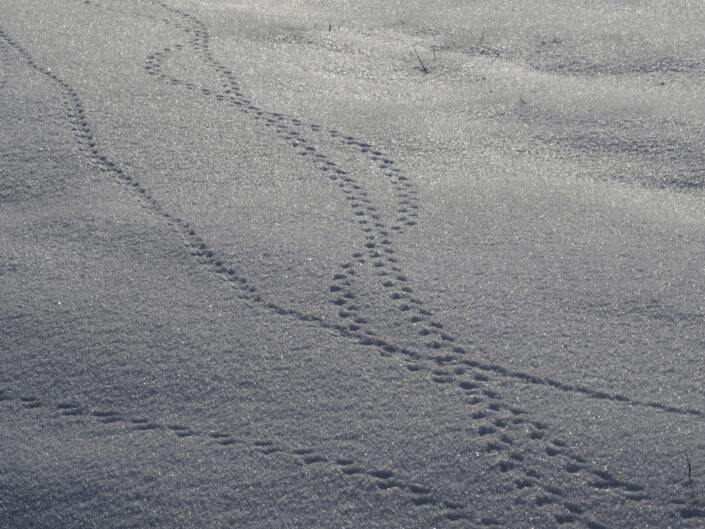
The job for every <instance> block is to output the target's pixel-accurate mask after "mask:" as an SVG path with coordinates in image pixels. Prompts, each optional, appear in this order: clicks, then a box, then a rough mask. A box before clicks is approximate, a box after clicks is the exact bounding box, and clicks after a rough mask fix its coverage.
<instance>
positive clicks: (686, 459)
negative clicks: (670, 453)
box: [683, 452, 693, 481]
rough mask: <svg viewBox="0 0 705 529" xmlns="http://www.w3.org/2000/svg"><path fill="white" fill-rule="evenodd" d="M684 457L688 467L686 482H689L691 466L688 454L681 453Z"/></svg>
mask: <svg viewBox="0 0 705 529" xmlns="http://www.w3.org/2000/svg"><path fill="white" fill-rule="evenodd" d="M683 454H684V455H685V462H686V464H687V465H688V481H690V476H691V474H692V472H693V465H692V464H691V462H690V456H688V452H683Z"/></svg>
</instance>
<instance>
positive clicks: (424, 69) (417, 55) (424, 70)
mask: <svg viewBox="0 0 705 529" xmlns="http://www.w3.org/2000/svg"><path fill="white" fill-rule="evenodd" d="M414 53H415V54H416V58H417V59H418V60H419V64H420V65H421V68H422V69H423V73H428V70H427V69H426V66H424V63H423V61H422V60H421V57H419V52H418V51H416V46H414Z"/></svg>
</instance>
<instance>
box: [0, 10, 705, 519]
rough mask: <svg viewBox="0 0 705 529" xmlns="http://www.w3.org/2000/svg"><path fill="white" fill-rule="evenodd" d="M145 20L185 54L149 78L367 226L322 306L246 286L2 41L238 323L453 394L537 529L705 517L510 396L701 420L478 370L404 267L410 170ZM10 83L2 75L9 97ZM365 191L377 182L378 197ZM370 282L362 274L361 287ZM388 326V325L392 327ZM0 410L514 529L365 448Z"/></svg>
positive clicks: (73, 405)
mask: <svg viewBox="0 0 705 529" xmlns="http://www.w3.org/2000/svg"><path fill="white" fill-rule="evenodd" d="M83 3H84V4H85V9H95V10H101V9H105V10H108V12H109V10H110V9H121V7H120V6H112V5H110V4H104V3H102V2H98V1H88V0H87V1H85V2H83ZM134 8H135V9H137V10H138V11H142V10H143V11H144V16H145V17H146V16H151V17H152V18H153V19H154V20H155V21H158V22H159V23H161V24H165V25H167V26H169V27H171V28H176V29H177V30H179V32H180V34H181V39H180V40H179V41H178V42H175V43H168V44H166V45H165V46H163V47H160V48H158V49H155V50H153V51H152V52H151V53H150V54H149V55H148V56H147V57H145V58H144V63H143V64H142V65H141V68H142V69H143V72H144V76H145V82H149V83H158V84H160V85H161V86H163V87H167V88H170V89H173V90H175V91H187V92H188V93H189V94H191V95H192V96H193V97H197V98H200V99H201V100H202V101H203V102H204V103H208V104H216V105H219V108H220V109H221V111H222V112H224V113H239V114H242V115H244V116H246V117H247V119H248V120H249V126H251V127H252V128H253V129H257V128H262V129H263V130H265V129H268V130H269V131H270V132H273V133H274V134H275V135H276V136H277V137H278V139H279V141H280V145H282V146H286V147H285V148H286V149H288V151H287V152H288V153H289V156H291V157H292V158H293V157H296V158H298V159H304V160H307V161H308V163H309V164H310V168H311V178H314V179H315V180H316V182H317V183H318V184H319V185H321V186H330V187H332V188H334V189H335V190H336V191H337V192H338V193H339V194H340V197H341V200H343V201H344V203H345V204H346V205H347V210H345V211H341V212H340V214H341V216H344V217H345V218H346V219H347V220H348V221H350V223H351V225H352V226H354V227H355V228H356V229H357V230H359V236H360V239H359V240H360V241H361V242H360V244H359V247H358V248H356V249H355V251H354V252H353V253H352V254H350V256H349V257H348V258H347V259H346V260H345V261H344V262H340V263H339V265H338V269H337V270H336V271H335V272H334V273H333V274H331V275H330V277H329V280H328V281H327V283H326V284H324V285H320V291H319V292H317V296H318V297H319V299H320V300H321V303H320V305H319V306H318V307H306V306H303V305H302V304H300V303H297V302H296V301H294V300H287V299H283V298H281V297H274V296H272V294H271V292H270V291H269V290H267V289H263V288H261V284H262V280H261V278H258V277H252V276H248V275H247V273H246V272H245V271H244V270H247V263H245V262H238V260H237V259H236V258H232V257H230V256H226V255H223V254H221V252H220V251H219V249H218V241H214V240H209V238H208V237H207V236H204V235H203V234H201V233H199V230H198V229H197V228H196V223H195V222H194V221H193V220H192V219H189V218H184V217H182V216H179V215H177V214H176V213H175V212H173V211H172V210H170V207H169V206H168V205H166V204H165V203H164V202H163V201H162V200H161V199H160V198H159V195H158V193H157V192H156V191H155V190H153V189H150V187H149V185H148V184H146V183H145V181H144V179H143V178H142V176H141V175H140V174H136V173H132V172H130V171H129V170H128V169H127V167H128V164H127V163H126V161H124V160H121V159H116V158H113V157H111V156H110V155H109V154H107V149H106V145H105V144H104V143H103V142H109V141H110V140H109V139H104V138H100V137H98V135H97V134H96V133H95V132H94V127H93V125H92V122H91V119H92V118H91V115H90V113H89V112H87V110H86V107H85V105H84V103H83V101H82V99H81V97H80V95H79V91H78V90H77V89H75V88H74V87H73V86H72V85H71V84H70V83H69V82H68V81H66V80H65V78H64V76H63V74H62V73H61V71H60V70H59V69H57V68H55V67H54V66H52V67H51V69H49V67H48V65H47V64H44V63H43V62H42V60H40V59H38V58H35V57H34V56H33V55H32V54H30V53H29V52H28V51H27V50H26V49H25V47H23V45H22V43H21V40H20V39H19V37H15V36H14V35H11V34H10V33H9V32H8V31H6V30H5V29H0V52H1V53H2V60H3V62H5V61H8V62H9V61H16V62H19V63H21V64H22V65H23V66H24V67H25V68H28V69H30V70H32V71H33V72H34V73H38V74H41V75H42V76H44V77H46V78H48V79H50V80H51V83H52V86H53V88H54V90H55V92H56V93H57V94H59V96H60V98H61V101H62V103H63V111H64V114H65V126H66V127H67V128H68V129H70V130H71V134H72V135H73V139H74V141H75V143H76V144H77V145H78V148H79V150H80V152H81V155H82V156H83V157H84V158H85V159H86V160H87V161H88V162H89V163H90V164H91V165H92V167H93V168H94V169H96V170H98V171H100V172H101V173H102V174H103V175H104V177H105V178H106V179H110V180H112V181H114V182H116V183H117V184H119V185H120V186H121V187H122V188H123V189H125V190H129V192H130V196H131V197H132V200H134V201H136V202H137V203H139V204H140V205H141V207H142V208H144V209H145V210H146V211H148V212H149V213H150V214H151V215H153V216H154V217H156V218H157V219H159V221H160V222H162V223H163V224H165V225H166V226H168V227H169V228H170V229H171V230H172V231H173V232H174V233H176V234H177V235H178V237H179V238H180V240H181V241H182V243H183V245H184V247H185V249H186V250H187V252H188V253H189V254H190V255H191V257H192V259H193V260H194V261H195V262H197V263H198V264H199V265H200V266H201V267H202V269H203V270H204V271H206V272H207V274H209V275H210V277H212V278H213V279H214V280H217V281H219V282H220V283H221V284H222V288H223V289H229V292H232V293H233V294H234V296H235V297H236V298H237V299H238V300H239V302H240V307H241V309H242V310H243V311H244V310H248V309H251V308H252V307H254V306H258V307H261V308H265V309H267V310H268V311H269V312H270V314H271V315H272V317H282V318H288V319H291V320H293V321H295V322H297V323H299V324H301V325H306V326H311V327H316V328H321V329H325V330H328V331H331V332H334V333H336V334H337V335H339V336H340V337H342V338H344V339H345V340H348V341H349V342H350V343H351V344H355V345H361V346H365V347H367V348H370V349H373V350H374V351H376V353H378V354H379V355H380V356H381V357H384V358H390V359H393V360H394V361H395V362H396V364H397V365H398V368H399V371H400V373H401V374H402V375H401V376H403V377H404V379H405V380H406V381H408V384H409V386H410V387H411V388H414V387H417V388H425V387H426V385H425V383H426V382H428V381H431V382H432V383H433V384H436V385H438V386H439V387H441V388H444V391H446V393H445V395H447V398H449V399H453V400H454V402H456V403H457V404H458V405H459V406H461V407H462V409H463V410H464V413H465V417H464V425H463V426H464V427H465V428H466V429H467V431H468V432H471V434H472V436H473V439H474V442H475V443H476V444H477V446H479V447H481V452H482V454H481V456H482V457H483V458H484V459H483V461H485V462H486V464H487V465H488V466H489V470H488V472H489V474H490V475H491V476H492V479H493V480H496V483H497V489H498V490H500V491H501V492H500V493H498V495H497V496H496V497H495V498H493V500H492V501H498V500H501V501H506V504H507V505H508V506H511V509H512V510H514V511H521V512H523V513H529V515H527V516H528V518H527V519H531V517H536V519H537V520H540V522H539V523H540V524H545V525H541V526H542V527H548V526H563V525H567V526H573V527H587V528H589V529H598V528H602V527H614V526H615V522H616V521H617V522H618V521H619V520H627V519H630V517H631V516H636V514H635V513H640V514H639V516H643V513H644V511H648V510H649V509H653V510H654V514H653V516H651V515H648V514H647V515H646V516H645V518H644V519H654V518H658V517H659V516H660V515H661V514H662V513H667V514H668V515H670V516H671V517H675V518H677V519H680V521H684V520H696V521H697V520H698V519H700V518H705V510H702V509H700V508H699V507H697V506H695V507H693V506H691V505H682V504H679V503H677V502H671V501H670V499H669V498H668V497H667V496H666V495H659V494H658V493H655V492H654V491H653V490H649V488H648V487H647V486H646V484H644V483H641V482H639V480H632V479H631V478H630V477H628V476H627V477H619V476H617V475H615V474H614V473H612V472H610V471H608V470H605V469H604V468H602V467H600V466H598V465H596V464H595V463H594V462H593V461H592V460H591V456H590V454H589V453H583V452H582V451H581V447H573V446H570V444H569V443H568V442H567V441H566V440H565V439H564V438H562V436H561V434H560V433H558V432H557V431H556V430H555V428H554V427H553V425H552V424H551V423H550V422H548V421H546V420H545V419H542V418H538V417H540V414H538V413H537V412H536V410H535V409H533V407H532V405H531V404H530V403H523V402H516V399H514V398H513V397H512V395H511V392H512V391H513V388H514V387H517V386H535V387H537V388H540V390H541V391H555V392H557V393H559V394H565V395H566V396H568V397H571V398H572V397H575V398H584V399H589V400H592V401H598V402H599V401H604V402H605V403H609V404H610V405H614V406H621V407H624V408H628V409H632V410H638V412H639V413H665V414H669V415H674V416H682V417H687V418H688V419H690V420H694V421H702V419H703V412H702V411H701V410H699V409H694V408H692V407H689V406H688V405H687V404H684V405H682V406H674V405H672V404H668V403H663V402H656V401H643V400H640V399H639V398H633V397H630V396H628V395H624V394H620V393H618V392H605V391H602V390H599V389H593V388H591V387H590V386H589V385H585V386H582V385H576V384H572V383H565V382H561V381H559V380H556V379H554V378H551V377H549V376H546V377H544V376H537V375H535V374H532V373H529V372H525V371H523V370H521V369H517V368H515V367H512V366H505V365H499V364H496V363H494V362H493V361H492V360H491V359H487V358H483V357H482V356H481V354H482V353H481V350H480V349H478V348H476V347H475V346H474V345H473V344H469V343H465V340H466V337H464V336H460V335H456V333H454V332H451V331H449V330H447V329H446V325H444V322H443V321H440V319H439V318H438V317H436V316H435V315H434V312H435V311H434V307H432V306H431V304H430V303H429V302H427V301H425V300H424V298H423V295H422V294H421V293H418V292H416V291H415V289H414V288H413V287H412V286H411V283H412V279H413V278H411V277H410V275H409V273H408V271H407V269H408V263H405V262H404V260H403V258H401V257H400V254H401V253H402V252H400V247H401V245H402V244H404V241H408V236H413V234H414V233H416V232H422V231H423V230H424V228H425V226H424V222H425V220H424V217H423V214H422V210H423V203H422V201H421V198H420V196H421V193H420V188H419V184H418V183H417V182H415V181H414V179H413V178H412V176H411V175H410V174H409V172H407V171H405V170H404V169H403V165H404V164H403V161H402V160H395V159H394V158H393V157H392V156H391V155H388V154H386V153H385V152H384V151H383V149H381V148H377V147H376V146H375V145H373V144H372V142H371V141H367V140H365V139H364V138H361V137H358V136H357V135H354V134H353V133H350V132H348V131H345V130H342V129H343V128H344V126H342V125H341V126H340V127H336V128H330V127H325V126H323V125H320V124H317V123H315V122H313V121H310V120H307V119H306V117H305V116H293V115H288V114H287V113H284V112H272V111H268V110H264V109H262V108H260V107H259V106H258V105H256V104H255V103H253V101H252V98H251V96H248V92H247V89H248V87H247V86H245V85H244V84H241V82H240V80H239V76H238V73H237V69H236V68H235V66H230V65H226V64H223V63H222V62H220V61H219V60H218V59H216V57H215V55H214V53H213V52H212V50H211V45H210V43H211V40H212V36H211V33H210V32H209V29H208V27H207V25H206V24H205V23H203V22H201V21H200V20H199V19H198V18H197V17H195V16H194V15H192V14H191V13H190V12H189V11H188V10H185V9H180V8H176V7H174V6H173V5H172V4H171V3H167V2H159V1H152V2H145V3H144V4H143V3H142V2H138V3H136V5H135V7H134ZM0 24H1V23H0ZM184 58H188V60H189V61H196V62H198V63H199V64H200V66H201V67H203V68H204V69H205V70H208V71H209V76H208V77H206V76H203V77H198V76H194V77H185V76H184V69H183V68H176V67H175V66H174V64H175V63H176V62H178V61H179V60H182V59H184ZM213 80H216V81H213ZM3 82H4V81H3V78H2V77H0V89H2V86H3ZM341 152H342V153H345V154H344V156H341V155H340V153H341ZM346 157H350V158H353V159H355V160H364V161H365V163H367V164H368V167H370V169H369V172H368V173H366V174H365V175H364V178H361V177H360V175H359V173H358V172H357V171H355V170H353V169H352V168H351V167H348V166H347V165H346V163H345V161H344V159H345V158H346ZM356 163H357V162H356ZM370 180H373V181H374V182H376V185H375V186H370V185H369V181H370ZM377 186H382V187H384V189H385V190H386V193H387V196H386V197H382V196H380V193H379V192H378V187H377ZM390 201H391V204H392V207H391V208H390V207H388V204H389V203H390ZM242 229H247V226H243V227H242ZM403 236H406V238H404V237H403ZM360 278H364V285H363V280H362V279H360ZM380 314H384V316H385V318H384V321H381V319H380V317H379V315H380ZM325 361H326V359H325V358H322V359H321V362H325ZM353 361H354V360H353ZM343 376H345V374H343ZM418 391H422V389H419V390H418ZM400 398H401V397H400ZM0 400H2V401H3V410H4V412H5V413H17V410H18V409H20V408H22V409H29V410H35V411H36V413H37V414H40V415H41V414H43V415H44V416H51V417H57V416H58V417H59V418H66V419H70V418H73V417H82V418H85V419H86V421H87V424H88V425H90V427H94V428H101V427H102V426H103V425H110V424H112V425H119V426H120V428H121V429H120V431H121V432H122V435H129V436H133V435H140V434H141V433H144V432H151V433H153V434H154V433H158V434H159V435H163V436H173V437H176V438H179V439H190V440H192V441H194V440H195V441H196V442H197V443H200V444H202V445H212V444H216V445H219V446H222V447H224V450H229V449H232V450H235V449H237V450H246V451H251V452H257V453H259V454H263V455H266V456H267V457H268V458H288V459H293V460H295V461H297V462H298V463H300V465H301V467H302V468H305V467H309V466H319V467H322V468H324V469H325V471H326V472H329V473H332V474H335V475H336V476H340V477H342V478H344V479H345V480H349V481H351V482H352V483H355V484H357V485H359V486H360V487H363V488H364V487H369V486H372V487H374V488H376V489H377V490H378V493H379V494H385V493H387V492H388V491H396V492H397V493H399V494H401V495H403V497H404V498H406V501H407V502H408V504H409V505H410V506H411V507H412V508H413V509H419V510H421V509H423V510H425V511H431V512H432V513H434V515H435V516H436V518H437V520H438V524H439V525H448V526H456V525H453V523H454V522H457V523H458V524H459V525H457V526H462V527H468V526H469V527H479V526H500V527H505V526H507V525H506V524H507V523H508V522H507V521H506V520H505V519H503V518H502V514H501V509H496V510H495V511H493V512H490V511H489V510H487V512H485V509H484V507H485V505H484V504H483V503H482V501H481V500H478V503H477V504H476V503H473V501H472V500H471V499H469V498H467V497H465V498H459V497H458V494H456V491H452V490H450V491H449V490H447V485H446V484H443V483H434V482H422V481H419V480H417V479H416V477H415V476H414V475H413V474H411V473H409V472H407V471H405V469H404V468H379V467H378V466H376V465H375V464H374V463H371V462H370V458H369V457H368V455H367V454H366V453H364V452H350V451H348V450H346V449H341V452H340V453H338V454H335V455H334V456H333V457H331V455H330V454H329V453H328V451H326V450H323V449H322V448H320V447H319V446H316V445H315V444H312V445H311V446H298V445H294V444H292V443H291V441H290V440H289V439H287V437H286V436H281V437H277V438H263V437H260V436H259V435H258V434H257V432H254V433H249V434H247V433H243V432H238V431H233V430H231V429H229V428H228V427H227V425H223V427H222V429H218V430H208V431H206V430H202V429H200V428H199V427H198V426H196V425H194V424H189V423H178V424H177V423H173V422H170V420H169V419H167V418H163V417H160V416H136V415H133V414H132V413H131V412H123V411H121V410H119V409H104V408H101V407H99V406H98V405H96V404H95V403H92V402H86V401H81V402H74V401H71V400H67V401H53V400H49V399H45V398H43V397H42V396H41V395H34V394H23V393H22V392H21V390H11V391H4V392H2V393H0ZM38 416H39V415H38ZM430 474H431V475H432V472H430ZM455 485H456V486H457V489H463V486H464V484H463V483H462V482H458V483H455ZM313 508H315V507H313ZM507 509H508V510H509V509H510V507H507ZM608 512H613V513H614V514H613V517H612V518H609V519H605V518H604V517H605V513H608ZM512 519H514V518H512ZM683 523H685V522H683ZM527 526H528V525H527ZM664 526H665V525H664Z"/></svg>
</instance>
